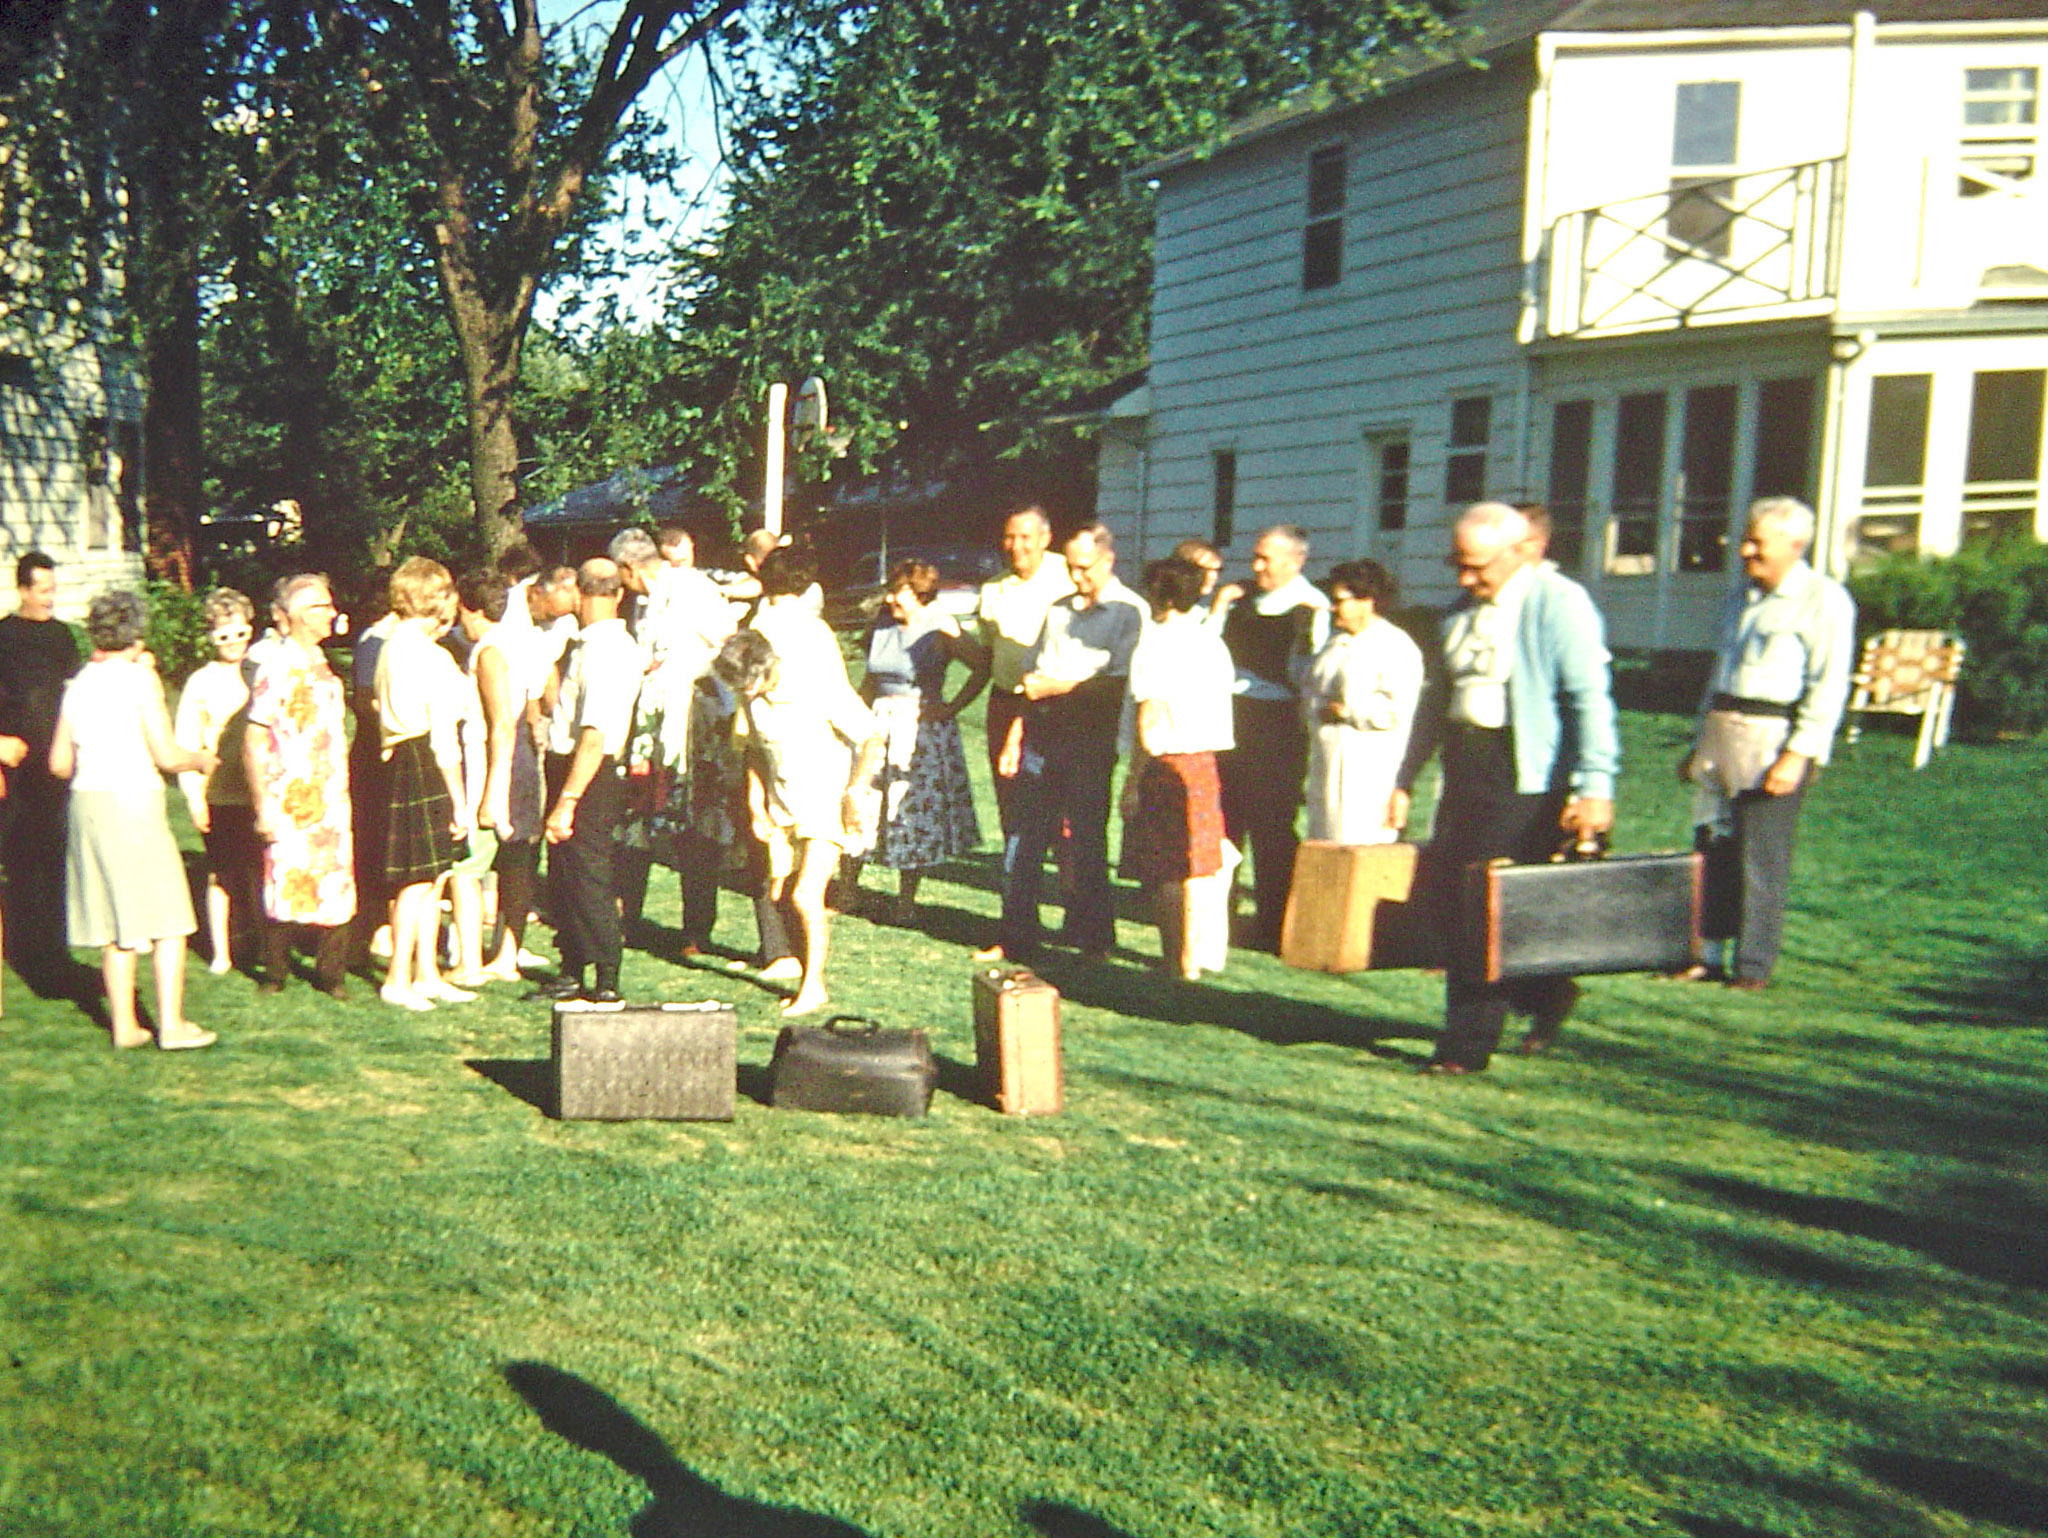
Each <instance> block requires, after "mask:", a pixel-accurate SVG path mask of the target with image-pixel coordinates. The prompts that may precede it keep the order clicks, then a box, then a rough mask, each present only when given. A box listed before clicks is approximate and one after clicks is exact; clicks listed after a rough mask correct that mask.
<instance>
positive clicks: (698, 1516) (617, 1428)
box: [504, 1362, 867, 1538]
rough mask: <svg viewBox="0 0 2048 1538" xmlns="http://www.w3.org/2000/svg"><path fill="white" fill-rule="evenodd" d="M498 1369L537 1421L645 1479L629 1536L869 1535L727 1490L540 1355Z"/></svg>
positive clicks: (815, 1537)
mask: <svg viewBox="0 0 2048 1538" xmlns="http://www.w3.org/2000/svg"><path fill="white" fill-rule="evenodd" d="M504 1371H505V1381H506V1382H507V1383H509V1384H511V1386H512V1389H513V1391H514V1392H515V1393H517V1394H518V1395H519V1397H520V1398H521V1399H524V1400H525V1401H526V1402H527V1404H529V1405H531V1406H532V1407H533V1411H534V1413H535V1414H536V1415H538V1416H539V1417H540V1421H541V1424H542V1425H543V1426H545V1427H547V1428H548V1430H550V1431H552V1432H553V1433H554V1434H555V1435H556V1436H558V1437H560V1438H561V1439H562V1440H563V1441H565V1442H568V1443H570V1444H571V1445H573V1446H576V1447H580V1448H583V1449H584V1450H585V1451H586V1452H593V1453H596V1454H598V1455H599V1456H600V1457H604V1458H609V1459H610V1460H611V1461H612V1462H613V1463H616V1464H617V1465H618V1466H619V1467H620V1468H621V1469H623V1470H625V1471H626V1472H627V1473H628V1474H631V1475H632V1476H633V1477H634V1478H635V1479H638V1480H640V1481H641V1482H642V1483H643V1484H645V1485H646V1486H647V1493H648V1495H649V1497H650V1499H649V1501H648V1503H647V1504H646V1505H645V1506H643V1507H642V1508H641V1509H640V1511H639V1514H638V1515H636V1516H635V1517H634V1518H633V1520H632V1522H631V1523H630V1524H629V1525H628V1528H627V1531H629V1532H630V1533H631V1534H632V1535H633V1538H867V1535H866V1534H865V1533H863V1531H862V1530H861V1529H860V1528H857V1527H855V1526H853V1525H852V1524H851V1523H847V1522H841V1521H839V1520H838V1519H837V1518H835V1517H826V1516H820V1515H819V1514H818V1513H816V1512H811V1511H799V1510H797V1509H796V1508H795V1507H792V1506H770V1505H767V1504H765V1503H763V1502H761V1501H750V1500H747V1499H745V1498H744V1497H741V1496H736V1495H727V1494H726V1493H725V1492H724V1491H723V1490H721V1489H719V1488H718V1487H717V1486H716V1485H714V1484H712V1483H711V1482H710V1481H709V1480H708V1479H705V1478H704V1477H703V1476H702V1475H700V1474H697V1473H695V1472H694V1471H693V1470H691V1469H690V1468H689V1467H688V1466H687V1465H685V1464H684V1463H683V1462H682V1461H681V1460H680V1459H678V1458H677V1457H676V1455H675V1454H674V1453H673V1452H672V1451H670V1450H669V1445H668V1444H667V1443H666V1442H664V1441H662V1439H661V1438H660V1437H659V1436H657V1435H655V1433H654V1432H653V1431H652V1430H650V1429H649V1428H648V1427H646V1426H644V1425H642V1424H641V1423H640V1422H639V1421H638V1420H636V1419H635V1418H634V1417H633V1415H632V1414H631V1413H630V1412H628V1411H627V1410H626V1408H625V1407H624V1406H623V1405H621V1404H620V1403H619V1402H618V1401H617V1400H615V1399H613V1398H612V1397H611V1396H610V1395H609V1394H607V1393H605V1392H604V1391H603V1390H602V1389H600V1388H597V1387H596V1386H595V1385H593V1384H590V1383H586V1382H585V1381H584V1380H583V1379H581V1378H579V1377H577V1376H576V1375H575V1374H574V1373H569V1372H564V1371H562V1370H561V1369H560V1368H559V1367H550V1366H548V1365H547V1364H546V1363H544V1362H509V1363H507V1364H506V1366H505V1369H504Z"/></svg>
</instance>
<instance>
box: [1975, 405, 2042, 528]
mask: <svg viewBox="0 0 2048 1538" xmlns="http://www.w3.org/2000/svg"><path fill="white" fill-rule="evenodd" d="M2044 380H2048V371H2044V370H2041V369H2037V368H2034V369H1998V370H1994V371H1990V372H1987V373H1982V374H1979V375H1977V376H1976V378H1975V379H1974V380H1973V381H1972V385H1971V391H1970V452H1969V459H1968V461H1967V463H1966V465H1965V468H1964V470H1963V543H1964V544H1966V545H1978V544H1990V543H1992V542H1994V541H1997V540H2004V539H2031V538H2032V537H2033V535H2034V527H2035V519H2036V512H2037V509H2038V507H2039V505H2040V500H2041V397H2042V385H2043V382H2044Z"/></svg>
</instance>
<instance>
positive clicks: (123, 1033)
mask: <svg viewBox="0 0 2048 1538" xmlns="http://www.w3.org/2000/svg"><path fill="white" fill-rule="evenodd" d="M100 980H101V981H102V982H103V983H105V984H106V989H107V1019H108V1021H109V1022H110V1023H111V1024H112V1025H113V1037H114V1045H115V1046H117V1047H141V1046H146V1045H148V1043H149V1032H147V1031H145V1030H144V1029H143V1028H142V1022H141V1021H139V1020H137V1019H136V1018H135V952H133V951H124V950H122V949H121V947H120V946H118V945H103V946H101V947H100Z"/></svg>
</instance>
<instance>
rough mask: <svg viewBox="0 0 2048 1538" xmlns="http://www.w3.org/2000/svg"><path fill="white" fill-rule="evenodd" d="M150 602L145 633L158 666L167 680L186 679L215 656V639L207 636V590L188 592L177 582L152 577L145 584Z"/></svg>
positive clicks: (175, 682)
mask: <svg viewBox="0 0 2048 1538" xmlns="http://www.w3.org/2000/svg"><path fill="white" fill-rule="evenodd" d="M143 596H144V598H146V599H147V600H148V603H149V632H148V634H147V635H146V636H145V637H144V641H145V643H146V644H147V645H148V647H149V649H150V651H151V652H153V653H154V654H155V655H156V670H157V672H158V673H160V674H161V675H162V676H163V680H164V682H165V683H166V684H179V683H183V682H184V681H185V680H186V679H187V678H189V677H191V676H192V673H193V671H194V670H195V669H196V668H198V667H200V666H201V665H202V664H204V663H208V662H211V661H212V660H213V643H212V642H211V641H209V640H207V638H206V615H205V613H204V612H203V605H204V604H205V602H206V595H205V594H204V593H188V592H186V591H185V590H184V589H183V588H181V587H178V586H177V585H175V584H174V583H169V582H156V581H151V582H148V583H146V584H145V585H144V589H143Z"/></svg>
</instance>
